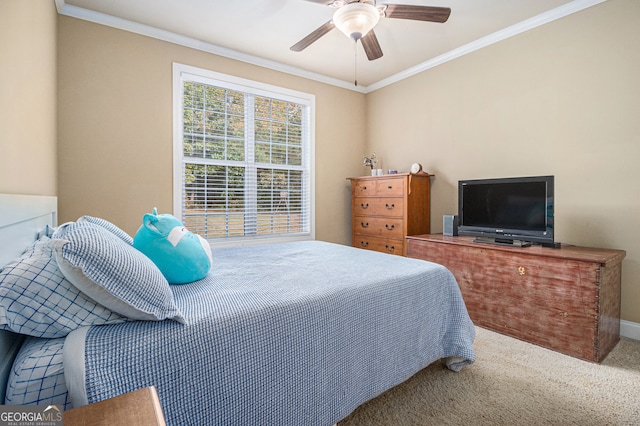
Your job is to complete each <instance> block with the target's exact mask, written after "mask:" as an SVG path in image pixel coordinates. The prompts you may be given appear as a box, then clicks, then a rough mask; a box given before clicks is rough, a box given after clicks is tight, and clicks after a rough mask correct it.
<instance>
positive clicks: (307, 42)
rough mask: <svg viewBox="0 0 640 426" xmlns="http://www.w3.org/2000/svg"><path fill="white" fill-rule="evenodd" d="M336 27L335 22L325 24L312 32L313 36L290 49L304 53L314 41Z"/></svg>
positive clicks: (310, 35)
mask: <svg viewBox="0 0 640 426" xmlns="http://www.w3.org/2000/svg"><path fill="white" fill-rule="evenodd" d="M334 27H335V24H334V23H333V21H328V22H325V23H324V24H323V25H321V26H320V27H318V28H317V29H316V30H314V31H312V32H311V34H309V35H308V36H306V37H305V38H303V39H302V40H300V41H299V42H297V43H296V44H294V45H293V46H291V47H290V48H289V49H290V50H292V51H294V52H302V51H303V50H304V49H306V48H307V47H309V46H310V45H311V44H312V43H313V42H314V41H316V40H318V39H319V38H320V37H322V36H323V35H325V34H326V33H328V32H329V31H331V30H332V29H333V28H334Z"/></svg>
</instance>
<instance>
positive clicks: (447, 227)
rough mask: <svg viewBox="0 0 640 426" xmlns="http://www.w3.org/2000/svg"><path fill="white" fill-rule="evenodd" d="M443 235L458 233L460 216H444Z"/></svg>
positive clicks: (451, 235)
mask: <svg viewBox="0 0 640 426" xmlns="http://www.w3.org/2000/svg"><path fill="white" fill-rule="evenodd" d="M442 235H447V236H449V237H453V236H456V235H458V216H455V215H452V214H445V215H443V216H442Z"/></svg>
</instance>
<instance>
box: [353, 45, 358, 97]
mask: <svg viewBox="0 0 640 426" xmlns="http://www.w3.org/2000/svg"><path fill="white" fill-rule="evenodd" d="M353 41H354V43H353V58H354V59H353V80H354V82H353V83H354V84H355V85H356V87H358V40H357V39H355V40H353Z"/></svg>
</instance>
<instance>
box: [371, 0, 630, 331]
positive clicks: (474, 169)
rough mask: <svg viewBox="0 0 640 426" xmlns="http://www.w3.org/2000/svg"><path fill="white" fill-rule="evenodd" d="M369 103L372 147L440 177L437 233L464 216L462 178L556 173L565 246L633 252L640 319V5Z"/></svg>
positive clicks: (418, 80) (563, 23)
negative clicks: (445, 222)
mask: <svg viewBox="0 0 640 426" xmlns="http://www.w3.org/2000/svg"><path fill="white" fill-rule="evenodd" d="M367 107H368V113H367V133H368V146H367V149H368V150H375V151H376V152H377V153H378V154H379V156H380V157H382V158H383V161H384V162H385V164H386V165H387V166H389V167H396V168H399V169H402V168H404V169H406V168H407V167H408V165H409V164H411V162H413V161H420V162H422V163H423V164H424V165H425V168H426V169H427V170H428V171H429V172H433V173H435V174H436V177H435V178H434V179H433V182H432V194H433V198H432V203H433V204H432V207H431V217H432V223H431V227H432V232H441V231H442V219H441V218H442V215H443V214H447V213H455V212H456V210H457V192H456V191H457V189H456V185H457V181H458V180H459V179H467V178H485V177H506V176H526V175H542V174H553V175H555V176H556V222H555V223H556V232H557V233H556V240H557V241H561V242H563V243H567V244H577V245H586V246H596V247H608V248H617V249H623V250H626V251H627V257H626V259H625V260H624V262H623V286H622V317H623V319H625V320H628V321H633V322H640V178H638V175H637V174H638V169H639V163H640V2H638V1H637V0H610V1H608V2H605V3H603V4H600V5H598V6H594V7H591V8H589V9H586V10H584V11H582V12H579V13H577V14H574V15H571V16H568V17H566V18H563V19H561V20H558V21H556V22H552V23H550V24H547V25H544V26H542V27H539V28H537V29H535V30H532V31H529V32H526V33H524V34H521V35H519V36H516V37H513V38H510V39H508V40H505V41H502V42H500V43H497V44H495V45H493V46H490V47H487V48H484V49H481V50H479V51H477V52H475V53H472V54H469V55H466V56H464V57H461V58H459V59H457V60H454V61H452V62H449V63H446V64H444V65H441V66H438V67H436V68H433V69H431V70H428V71H425V72H423V73H421V74H419V75H417V76H414V77H412V78H410V79H407V80H404V81H402V82H399V83H397V84H394V85H392V86H389V87H386V88H384V89H381V90H378V91H376V92H374V93H372V94H370V95H368V99H367ZM389 123H393V126H390V125H389ZM391 142H393V143H391ZM385 167H386V166H385Z"/></svg>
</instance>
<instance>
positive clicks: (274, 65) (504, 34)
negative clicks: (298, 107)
mask: <svg viewBox="0 0 640 426" xmlns="http://www.w3.org/2000/svg"><path fill="white" fill-rule="evenodd" d="M605 1H607V0H574V1H572V2H570V3H567V4H565V5H563V6H560V7H557V8H555V9H552V10H549V11H547V12H545V13H541V14H540V15H537V16H534V17H533V18H530V19H527V20H525V21H522V22H520V23H518V24H515V25H512V26H510V27H507V28H505V29H503V30H500V31H497V32H495V33H493V34H490V35H488V36H485V37H482V38H480V39H478V40H475V41H473V42H471V43H467V44H465V45H464V46H461V47H459V48H456V49H453V50H451V51H449V52H447V53H444V54H442V55H440V56H437V57H435V58H433V59H430V60H428V61H426V62H423V63H421V64H418V65H416V66H413V67H411V68H408V69H406V70H404V71H402V72H399V73H397V74H394V75H392V76H390V77H387V78H384V79H382V80H380V81H378V82H376V83H373V84H370V85H368V86H355V85H354V84H353V82H347V81H343V80H339V79H336V78H332V77H328V76H326V75H322V74H318V73H314V72H311V71H307V70H304V69H302V68H298V67H293V66H290V65H285V64H282V63H280V62H276V61H270V60H267V59H264V58H260V57H257V56H253V55H248V54H246V53H242V52H238V51H236V50H232V49H228V48H225V47H221V46H218V45H215V44H211V43H205V42H203V41H201V40H198V39H194V38H191V37H185V36H182V35H179V34H176V33H173V32H170V31H165V30H161V29H158V28H155V27H151V26H148V25H143V24H139V23H136V22H132V21H128V20H125V19H121V18H116V17H113V16H110V15H106V14H103V13H99V12H94V11H91V10H87V9H84V8H81V7H77V6H73V5H68V4H66V3H65V0H55V4H56V9H57V10H58V13H59V14H60V15H65V16H69V17H73V18H77V19H82V20H85V21H89V22H93V23H96V24H100V25H105V26H108V27H112V28H116V29H120V30H124V31H129V32H132V33H135V34H140V35H143V36H147V37H151V38H155V39H158V40H162V41H166V42H169V43H173V44H177V45H180V46H185V47H189V48H192V49H196V50H200V51H203V52H207V53H211V54H214V55H218V56H222V57H225V58H229V59H233V60H237V61H240V62H245V63H248V64H251V65H256V66H259V67H263V68H267V69H271V70H274V71H279V72H283V73H286V74H290V75H294V76H297V77H302V78H306V79H309V80H314V81H318V82H320V83H325V84H330V85H332V86H337V87H341V88H343V89H348V90H352V91H355V92H360V93H365V94H366V93H370V92H373V91H374V90H378V89H381V88H383V87H386V86H389V85H391V84H393V83H396V82H399V81H401V80H404V79H406V78H409V77H411V76H414V75H416V74H419V73H421V72H423V71H426V70H428V69H431V68H433V67H436V66H438V65H441V64H444V63H446V62H449V61H452V60H454V59H457V58H459V57H461V56H464V55H466V54H468V53H472V52H475V51H476V50H479V49H482V48H483V47H487V46H490V45H492V44H494V43H497V42H499V41H502V40H505V39H507V38H510V37H513V36H516V35H518V34H521V33H523V32H526V31H529V30H531V29H534V28H537V27H539V26H541V25H545V24H548V23H549V22H553V21H555V20H557V19H561V18H564V17H565V16H568V15H571V14H573V13H576V12H579V11H581V10H584V9H587V8H589V7H591V6H595V5H597V4H600V3H603V2H605Z"/></svg>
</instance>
